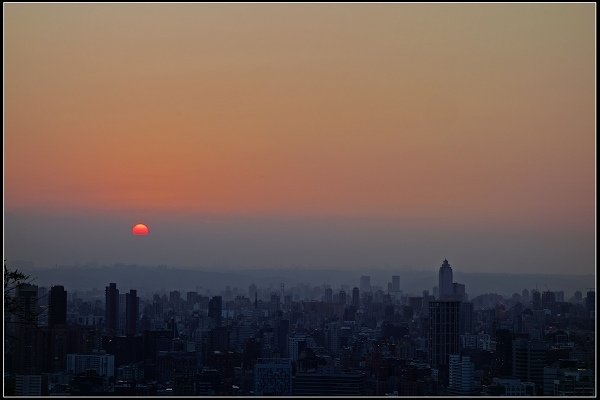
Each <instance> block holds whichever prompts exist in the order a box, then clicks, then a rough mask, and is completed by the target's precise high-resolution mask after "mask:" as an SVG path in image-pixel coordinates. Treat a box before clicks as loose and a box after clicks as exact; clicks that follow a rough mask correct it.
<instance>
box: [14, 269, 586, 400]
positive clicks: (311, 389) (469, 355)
mask: <svg viewBox="0 0 600 400" xmlns="http://www.w3.org/2000/svg"><path fill="white" fill-rule="evenodd" d="M5 270H6V266H5ZM138 272H139V271H138ZM167 272H168V270H167ZM5 273H6V271H5ZM5 278H6V276H5ZM390 278H391V281H389V282H388V283H387V287H381V286H377V285H374V284H372V282H371V276H368V275H363V276H360V279H359V280H357V282H356V285H347V284H342V285H332V284H322V285H311V284H308V283H295V284H293V285H287V286H286V283H285V281H283V282H282V283H280V285H273V284H271V283H263V284H261V282H260V281H258V282H250V281H249V282H247V286H245V287H233V288H232V287H230V286H226V288H225V289H223V290H219V289H216V288H215V287H203V288H198V289H197V290H195V291H191V290H190V291H187V292H186V291H180V290H165V289H162V290H159V291H156V292H150V291H147V293H146V295H142V294H141V292H138V290H139V288H136V287H135V286H134V285H131V287H122V286H121V287H119V286H118V285H117V284H116V283H114V282H106V287H105V288H104V290H100V289H93V290H87V291H75V290H71V291H67V290H65V286H63V285H58V284H57V285H53V286H49V287H48V286H37V285H35V284H33V283H34V282H35V280H31V279H30V280H26V281H27V282H29V283H23V281H21V282H17V284H16V285H15V287H14V290H9V293H8V296H9V297H8V298H7V297H6V288H5V303H6V301H7V300H8V303H10V304H11V305H14V307H5V310H4V312H5V319H4V322H5V353H4V354H5V357H4V366H5V376H4V382H5V387H4V394H5V395H17V396H39V395H42V396H44V395H49V396H67V395H82V396H88V395H104V396H106V395H115V396H165V395H188V396H215V395H216V396H238V395H240V396H266V395H276V396H290V395H292V396H311V395H312V396H390V395H391V396H432V395H447V396H451V395H459V396H482V395H483V396H497V395H500V396H503V395H504V396H531V395H537V396H575V395H581V396H591V395H594V394H595V369H594V368H595V290H594V289H592V288H583V287H582V288H581V289H580V290H574V291H572V292H568V293H566V294H567V295H568V296H566V294H565V291H564V290H558V291H556V290H554V291H552V290H550V289H549V288H547V287H546V288H543V289H542V288H539V289H538V288H517V287H515V290H518V292H515V293H513V294H512V295H511V296H504V295H500V294H496V293H485V294H479V295H477V296H469V292H471V293H479V291H477V289H476V288H469V287H466V286H465V284H463V283H461V282H456V281H455V278H454V274H453V268H452V266H451V265H450V263H449V262H448V260H443V262H442V264H441V266H440V267H439V272H438V280H437V282H432V286H433V285H435V286H433V287H432V290H431V292H430V291H429V290H428V289H424V290H422V291H421V289H419V288H414V287H413V288H410V289H408V290H407V288H406V285H401V280H402V279H404V278H403V276H402V275H392V276H390ZM406 278H407V279H408V277H406ZM189 284H190V283H189V282H187V283H186V284H185V285H184V286H186V287H188V286H189ZM517 285H519V282H515V286H517ZM182 286H183V285H182ZM401 288H403V290H401ZM9 289H10V288H9ZM173 289H175V288H173ZM416 292H419V293H418V294H416Z"/></svg>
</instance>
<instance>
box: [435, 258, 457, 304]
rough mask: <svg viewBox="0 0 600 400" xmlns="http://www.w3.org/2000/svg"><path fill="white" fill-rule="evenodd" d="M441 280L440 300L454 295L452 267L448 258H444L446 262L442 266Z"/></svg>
mask: <svg viewBox="0 0 600 400" xmlns="http://www.w3.org/2000/svg"><path fill="white" fill-rule="evenodd" d="M439 280H440V281H439V290H440V300H444V299H451V298H452V297H453V296H454V286H453V285H452V267H451V266H450V263H448V260H446V259H444V262H443V263H442V266H441V267H440V277H439Z"/></svg>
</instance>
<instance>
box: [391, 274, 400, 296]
mask: <svg viewBox="0 0 600 400" xmlns="http://www.w3.org/2000/svg"><path fill="white" fill-rule="evenodd" d="M392 291H393V292H399V291H400V276H398V275H394V276H392Z"/></svg>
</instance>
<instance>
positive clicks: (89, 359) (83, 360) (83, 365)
mask: <svg viewBox="0 0 600 400" xmlns="http://www.w3.org/2000/svg"><path fill="white" fill-rule="evenodd" d="M89 370H93V371H96V374H97V375H98V376H105V377H107V378H112V377H114V376H115V356H114V355H112V354H67V373H68V374H81V373H84V372H87V371H89Z"/></svg>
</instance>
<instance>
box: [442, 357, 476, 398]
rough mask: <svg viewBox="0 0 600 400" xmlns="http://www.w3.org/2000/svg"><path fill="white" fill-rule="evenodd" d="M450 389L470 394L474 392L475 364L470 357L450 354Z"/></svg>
mask: <svg viewBox="0 0 600 400" xmlns="http://www.w3.org/2000/svg"><path fill="white" fill-rule="evenodd" d="M449 364H450V368H449V370H450V377H449V385H448V387H449V389H450V392H451V393H454V394H462V395H469V394H472V392H473V387H474V385H473V375H474V369H475V367H474V365H473V363H472V362H471V359H470V357H466V356H465V357H461V356H460V355H458V354H453V355H450V357H449Z"/></svg>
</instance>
